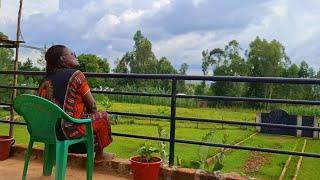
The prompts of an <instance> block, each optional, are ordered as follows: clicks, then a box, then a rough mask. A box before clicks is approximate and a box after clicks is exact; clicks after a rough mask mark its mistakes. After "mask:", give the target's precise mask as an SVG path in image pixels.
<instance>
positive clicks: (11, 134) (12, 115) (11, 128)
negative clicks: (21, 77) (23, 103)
mask: <svg viewBox="0 0 320 180" xmlns="http://www.w3.org/2000/svg"><path fill="white" fill-rule="evenodd" d="M22 3H23V0H20V4H19V12H18V22H17V34H16V35H17V37H16V41H17V42H16V43H17V44H16V45H17V46H16V56H15V60H14V70H15V71H16V70H18V59H19V38H20V34H21V30H20V22H21V13H22ZM17 79H18V75H16V74H15V75H14V76H13V86H16V85H17ZM16 96H17V90H16V89H13V91H12V96H11V103H12V102H13V100H14V99H15V98H16ZM10 121H11V122H13V121H14V110H13V106H11V109H10ZM13 126H14V125H13V124H10V130H9V136H13Z"/></svg>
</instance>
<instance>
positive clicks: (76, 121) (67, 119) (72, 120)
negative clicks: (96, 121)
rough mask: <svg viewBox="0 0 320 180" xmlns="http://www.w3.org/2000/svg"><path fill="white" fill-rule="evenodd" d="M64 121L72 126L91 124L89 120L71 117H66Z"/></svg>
mask: <svg viewBox="0 0 320 180" xmlns="http://www.w3.org/2000/svg"><path fill="white" fill-rule="evenodd" d="M65 120H66V121H68V122H71V123H74V124H91V122H92V120H91V119H76V118H72V117H68V118H66V119H65Z"/></svg>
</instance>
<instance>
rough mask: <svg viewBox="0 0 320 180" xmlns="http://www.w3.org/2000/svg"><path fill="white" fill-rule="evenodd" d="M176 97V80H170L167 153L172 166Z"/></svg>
mask: <svg viewBox="0 0 320 180" xmlns="http://www.w3.org/2000/svg"><path fill="white" fill-rule="evenodd" d="M176 96H177V79H176V77H173V79H172V91H171V114H170V152H169V165H170V166H172V165H173V164H174V143H175V136H176Z"/></svg>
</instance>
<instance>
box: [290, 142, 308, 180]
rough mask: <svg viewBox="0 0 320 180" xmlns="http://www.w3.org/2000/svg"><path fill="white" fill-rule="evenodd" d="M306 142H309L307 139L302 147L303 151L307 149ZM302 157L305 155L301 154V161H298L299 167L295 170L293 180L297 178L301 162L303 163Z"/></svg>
mask: <svg viewBox="0 0 320 180" xmlns="http://www.w3.org/2000/svg"><path fill="white" fill-rule="evenodd" d="M306 144H307V140H306V139H305V140H304V144H303V148H302V151H301V152H304V150H305V149H306ZM302 158H303V156H300V158H299V161H298V164H297V167H296V171H295V172H294V177H293V178H292V180H296V179H297V177H298V174H299V170H300V167H301V163H302Z"/></svg>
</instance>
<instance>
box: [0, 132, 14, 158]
mask: <svg viewBox="0 0 320 180" xmlns="http://www.w3.org/2000/svg"><path fill="white" fill-rule="evenodd" d="M14 142H15V141H14V139H13V137H11V136H0V161H3V160H6V159H8V157H9V155H10V149H11V146H12V145H13V144H14Z"/></svg>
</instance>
